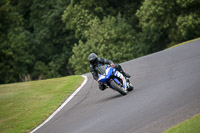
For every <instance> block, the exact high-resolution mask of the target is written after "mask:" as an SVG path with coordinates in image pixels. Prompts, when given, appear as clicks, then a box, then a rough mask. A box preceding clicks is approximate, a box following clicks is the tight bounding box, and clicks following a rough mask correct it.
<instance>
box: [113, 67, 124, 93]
mask: <svg viewBox="0 0 200 133" xmlns="http://www.w3.org/2000/svg"><path fill="white" fill-rule="evenodd" d="M114 76H116V77H118V78H120V79H121V80H122V82H123V88H124V89H125V90H127V82H126V78H125V77H124V75H123V74H122V73H120V72H119V71H115V73H114Z"/></svg>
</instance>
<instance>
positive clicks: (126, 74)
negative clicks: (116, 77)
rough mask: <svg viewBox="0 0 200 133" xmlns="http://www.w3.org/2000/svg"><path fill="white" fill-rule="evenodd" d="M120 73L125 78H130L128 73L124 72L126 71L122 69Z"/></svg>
mask: <svg viewBox="0 0 200 133" xmlns="http://www.w3.org/2000/svg"><path fill="white" fill-rule="evenodd" d="M122 74H123V75H124V76H125V77H127V78H130V77H131V76H130V75H129V74H128V73H126V72H124V71H122Z"/></svg>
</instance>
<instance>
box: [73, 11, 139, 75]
mask: <svg viewBox="0 0 200 133" xmlns="http://www.w3.org/2000/svg"><path fill="white" fill-rule="evenodd" d="M89 25H90V28H89V29H88V30H86V31H85V32H84V37H85V38H87V41H86V42H85V43H84V42H83V41H81V40H80V41H79V44H76V45H75V46H74V48H73V53H74V54H73V56H72V57H71V58H70V64H71V65H72V67H73V68H74V70H75V73H76V74H81V73H84V72H88V70H89V62H88V60H87V58H88V55H89V54H90V53H91V52H95V53H96V54H97V55H98V56H100V57H105V58H108V59H111V60H113V61H114V62H116V63H120V62H123V61H126V60H130V59H132V58H134V56H135V55H134V53H135V51H134V47H135V46H134V40H135V37H134V34H135V31H134V30H133V29H132V28H131V26H130V25H129V24H127V23H126V22H125V19H124V18H122V17H121V15H120V14H119V15H118V16H117V17H116V18H115V17H112V16H108V17H104V19H103V20H102V21H101V20H100V19H98V18H97V17H95V18H94V19H93V20H91V21H90V22H89ZM131 29H132V30H131Z"/></svg>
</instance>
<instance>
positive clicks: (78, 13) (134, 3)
mask: <svg viewBox="0 0 200 133" xmlns="http://www.w3.org/2000/svg"><path fill="white" fill-rule="evenodd" d="M199 7H200V0H168V1H163V0H56V1H54V0H48V1H40V0H29V1H25V0H1V1H0V84H4V83H12V82H21V81H29V80H38V79H46V78H55V77H61V76H66V75H71V74H74V73H75V74H82V73H86V72H88V71H89V63H88V61H87V57H88V55H89V54H90V53H91V52H95V53H97V54H98V55H99V56H100V57H105V58H108V59H111V60H113V61H114V62H116V63H120V62H124V61H128V60H131V59H134V58H137V57H140V56H144V55H147V54H150V53H153V52H157V51H160V50H163V49H165V48H167V47H170V46H172V45H175V44H177V43H180V42H183V41H187V40H190V39H194V38H197V37H200V8H199Z"/></svg>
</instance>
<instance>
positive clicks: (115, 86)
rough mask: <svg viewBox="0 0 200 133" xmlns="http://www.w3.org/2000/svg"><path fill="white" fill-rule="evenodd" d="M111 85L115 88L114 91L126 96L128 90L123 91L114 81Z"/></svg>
mask: <svg viewBox="0 0 200 133" xmlns="http://www.w3.org/2000/svg"><path fill="white" fill-rule="evenodd" d="M110 85H111V86H112V87H113V89H114V90H116V91H118V92H119V93H120V94H122V95H126V94H127V93H128V92H127V90H125V89H123V88H122V87H121V86H120V85H118V84H117V83H116V82H115V81H114V80H112V81H111V82H110Z"/></svg>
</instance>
